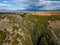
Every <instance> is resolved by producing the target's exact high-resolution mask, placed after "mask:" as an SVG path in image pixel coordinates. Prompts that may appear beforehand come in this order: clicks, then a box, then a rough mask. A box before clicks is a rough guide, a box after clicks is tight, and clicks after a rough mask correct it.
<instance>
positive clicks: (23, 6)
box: [0, 0, 60, 11]
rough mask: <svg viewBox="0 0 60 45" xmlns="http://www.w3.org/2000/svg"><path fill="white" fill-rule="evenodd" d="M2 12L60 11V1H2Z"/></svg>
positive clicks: (0, 0)
mask: <svg viewBox="0 0 60 45" xmlns="http://www.w3.org/2000/svg"><path fill="white" fill-rule="evenodd" d="M0 10H20V11H21V10H23V11H24V10H25V11H37V10H60V0H0Z"/></svg>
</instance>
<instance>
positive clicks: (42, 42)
mask: <svg viewBox="0 0 60 45" xmlns="http://www.w3.org/2000/svg"><path fill="white" fill-rule="evenodd" d="M57 15H58V14H57ZM57 15H56V16H54V15H52V16H38V14H34V13H33V12H32V13H21V14H20V13H19V15H18V14H17V13H12V14H9V13H8V14H7V13H6V14H5V13H0V45H60V33H59V32H60V25H59V24H60V16H57Z"/></svg>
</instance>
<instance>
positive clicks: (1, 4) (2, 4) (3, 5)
mask: <svg viewBox="0 0 60 45" xmlns="http://www.w3.org/2000/svg"><path fill="white" fill-rule="evenodd" d="M7 6H8V7H9V6H11V5H10V4H4V3H0V7H7Z"/></svg>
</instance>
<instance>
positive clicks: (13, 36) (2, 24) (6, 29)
mask: <svg viewBox="0 0 60 45" xmlns="http://www.w3.org/2000/svg"><path fill="white" fill-rule="evenodd" d="M21 20H22V17H20V15H12V14H11V15H0V45H33V44H32V40H31V37H30V35H29V34H28V33H27V32H26V30H23V29H21V27H20V22H21Z"/></svg>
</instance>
